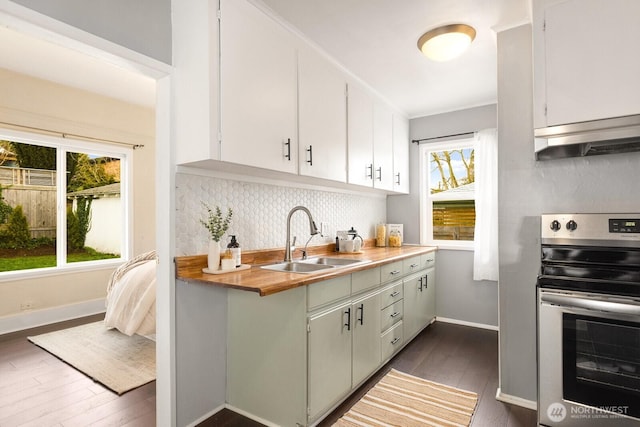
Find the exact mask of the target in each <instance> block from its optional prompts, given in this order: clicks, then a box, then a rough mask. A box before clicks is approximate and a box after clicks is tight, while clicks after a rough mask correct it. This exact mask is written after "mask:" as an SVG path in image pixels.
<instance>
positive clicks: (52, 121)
mask: <svg viewBox="0 0 640 427" xmlns="http://www.w3.org/2000/svg"><path fill="white" fill-rule="evenodd" d="M0 87H2V97H0V121H2V122H8V123H13V124H15V125H19V126H26V127H34V128H43V129H51V130H52V131H56V132H65V133H71V134H75V135H85V136H90V137H94V138H98V139H105V140H116V141H123V142H129V143H133V144H144V146H145V147H144V148H143V149H139V150H134V155H133V181H134V184H133V200H134V202H133V204H134V206H133V210H134V214H133V253H134V254H138V253H141V252H146V251H148V250H151V249H154V248H155V209H154V206H155V179H154V173H155V172H154V171H155V143H154V133H155V131H154V126H155V119H154V111H153V109H150V108H143V107H140V106H135V105H131V104H126V103H123V102H121V101H117V100H115V99H111V98H106V97H103V96H99V95H96V94H93V93H90V92H86V91H81V90H76V89H71V88H69V87H65V86H62V85H59V84H54V83H50V82H47V81H45V80H40V79H35V78H32V77H28V76H25V75H21V74H18V73H15V72H11V71H8V70H5V69H0ZM112 270H113V267H110V268H104V269H93V270H92V271H87V272H75V273H73V274H60V273H59V272H56V273H54V274H51V275H46V276H41V277H28V278H22V279H15V280H9V281H7V280H4V281H3V280H2V279H0V333H3V332H10V330H9V329H12V328H14V327H15V325H23V326H24V327H33V326H37V325H36V324H30V323H29V322H30V320H29V319H30V318H33V319H36V318H38V319H43V318H46V316H41V315H40V314H41V313H34V312H33V311H34V310H36V311H41V310H42V311H43V310H47V309H53V308H60V307H69V306H73V305H83V304H85V303H87V302H89V301H95V300H97V299H102V298H104V297H105V295H106V283H107V280H108V278H109V275H110V274H111V271H112ZM71 277H72V279H71ZM26 301H32V302H34V304H33V310H31V311H22V310H21V309H20V304H21V303H23V302H26ZM92 307H93V306H92ZM58 312H59V311H56V313H58ZM94 312H95V311H94ZM85 314H92V313H89V312H87V313H85ZM55 316H57V314H56V315H55ZM55 316H54V317H55ZM14 317H15V318H16V319H18V318H19V319H18V320H16V319H14ZM59 320H64V319H61V318H60V319H58V318H49V323H51V322H55V321H59ZM7 328H9V329H7Z"/></svg>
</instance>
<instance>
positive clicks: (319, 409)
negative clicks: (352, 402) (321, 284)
mask: <svg viewBox="0 0 640 427" xmlns="http://www.w3.org/2000/svg"><path fill="white" fill-rule="evenodd" d="M311 286H313V285H311ZM351 312H352V307H351V301H350V300H347V301H346V302H343V303H341V304H337V305H336V306H332V307H331V308H329V309H327V310H324V311H321V312H319V313H316V314H312V315H310V316H309V327H308V332H309V338H308V345H309V366H308V377H309V418H310V419H312V420H313V419H315V418H317V417H318V416H319V415H321V414H323V413H324V412H326V411H327V410H328V409H329V408H331V406H333V404H335V403H336V402H338V401H339V400H340V399H341V398H342V397H344V396H345V395H346V394H347V393H348V392H349V391H350V390H351V340H352V335H353V331H352V329H351V321H350V320H351V319H350V317H351Z"/></svg>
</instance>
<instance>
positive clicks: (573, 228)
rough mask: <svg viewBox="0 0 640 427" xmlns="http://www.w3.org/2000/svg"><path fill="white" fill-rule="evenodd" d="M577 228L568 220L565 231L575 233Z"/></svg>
mask: <svg viewBox="0 0 640 427" xmlns="http://www.w3.org/2000/svg"><path fill="white" fill-rule="evenodd" d="M576 228H578V224H576V222H575V221H574V220H570V221H569V222H568V223H567V230H569V231H575V229H576Z"/></svg>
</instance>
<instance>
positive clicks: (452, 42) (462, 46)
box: [418, 24, 476, 62]
mask: <svg viewBox="0 0 640 427" xmlns="http://www.w3.org/2000/svg"><path fill="white" fill-rule="evenodd" d="M475 37H476V30H475V29H474V28H473V27H470V26H469V25H466V24H452V25H445V26H443V27H438V28H434V29H433V30H429V31H427V32H426V33H424V34H423V35H422V36H421V37H420V38H419V39H418V49H420V51H421V52H422V53H423V54H424V55H425V56H426V57H427V58H429V59H432V60H434V61H439V62H442V61H449V60H450V59H453V58H456V57H458V56H460V55H462V53H463V52H464V51H465V50H467V48H468V47H469V45H470V44H471V42H472V41H473V39H474V38H475Z"/></svg>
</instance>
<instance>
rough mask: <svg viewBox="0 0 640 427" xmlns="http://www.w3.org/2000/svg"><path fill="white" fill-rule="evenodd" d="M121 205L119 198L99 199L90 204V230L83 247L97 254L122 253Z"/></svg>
mask: <svg viewBox="0 0 640 427" xmlns="http://www.w3.org/2000/svg"><path fill="white" fill-rule="evenodd" d="M122 225H123V224H122V203H121V199H120V196H119V195H118V196H112V197H101V198H99V199H94V200H93V201H92V202H91V228H90V229H89V231H88V232H87V237H86V240H85V243H84V244H85V246H88V247H90V248H93V249H95V250H96V251H98V252H102V253H107V254H116V255H120V254H121V253H122V252H121V251H122V248H121V244H122Z"/></svg>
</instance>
